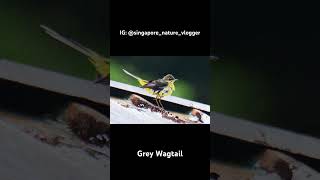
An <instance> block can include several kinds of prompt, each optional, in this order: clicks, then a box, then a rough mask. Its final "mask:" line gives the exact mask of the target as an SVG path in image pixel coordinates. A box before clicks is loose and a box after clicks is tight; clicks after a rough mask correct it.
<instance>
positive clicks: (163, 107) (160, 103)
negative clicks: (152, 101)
mask: <svg viewBox="0 0 320 180" xmlns="http://www.w3.org/2000/svg"><path fill="white" fill-rule="evenodd" d="M159 104H160V105H161V108H162V109H164V107H163V105H162V103H161V99H159Z"/></svg>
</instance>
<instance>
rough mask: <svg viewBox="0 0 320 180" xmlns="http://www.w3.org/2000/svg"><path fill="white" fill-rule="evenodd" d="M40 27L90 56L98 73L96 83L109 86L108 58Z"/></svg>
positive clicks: (42, 26)
mask: <svg viewBox="0 0 320 180" xmlns="http://www.w3.org/2000/svg"><path fill="white" fill-rule="evenodd" d="M40 27H41V28H43V29H44V30H45V32H46V33H47V34H48V35H50V36H51V37H53V38H54V39H56V40H58V41H60V42H62V43H64V44H65V45H68V46H69V47H72V48H73V49H75V50H77V51H79V52H81V53H82V54H84V55H86V56H88V57H89V58H88V60H89V61H90V62H91V63H92V64H93V65H94V67H95V68H96V71H97V79H96V80H95V83H102V84H109V77H110V76H109V75H110V74H109V73H110V69H109V68H110V64H109V61H108V59H107V58H105V57H103V56H101V55H99V54H98V53H96V52H94V51H92V50H91V49H89V48H86V47H84V46H82V45H81V44H79V43H77V42H75V41H73V40H71V39H67V38H65V37H63V36H62V35H60V34H59V33H57V32H55V31H54V30H52V29H50V28H48V27H46V26H44V25H40Z"/></svg>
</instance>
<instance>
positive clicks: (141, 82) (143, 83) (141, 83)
mask: <svg viewBox="0 0 320 180" xmlns="http://www.w3.org/2000/svg"><path fill="white" fill-rule="evenodd" d="M122 70H123V72H125V73H126V74H128V75H129V76H131V77H133V78H135V79H137V80H138V82H139V83H140V85H141V86H144V85H145V84H147V83H148V81H147V80H144V79H141V78H140V77H138V76H136V75H133V74H131V73H129V72H128V71H127V70H125V69H122Z"/></svg>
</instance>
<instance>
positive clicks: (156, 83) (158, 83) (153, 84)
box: [142, 79, 168, 91]
mask: <svg viewBox="0 0 320 180" xmlns="http://www.w3.org/2000/svg"><path fill="white" fill-rule="evenodd" d="M166 86H168V82H166V81H163V80H162V79H159V80H153V81H149V82H148V83H147V84H145V85H143V86H142V88H150V89H153V90H155V91H159V90H162V89H163V88H165V87H166Z"/></svg>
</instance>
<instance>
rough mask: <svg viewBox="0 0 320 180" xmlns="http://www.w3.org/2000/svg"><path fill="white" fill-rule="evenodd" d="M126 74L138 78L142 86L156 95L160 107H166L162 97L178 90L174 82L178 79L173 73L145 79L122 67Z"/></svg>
mask: <svg viewBox="0 0 320 180" xmlns="http://www.w3.org/2000/svg"><path fill="white" fill-rule="evenodd" d="M122 70H123V71H124V72H125V73H126V74H128V75H129V76H131V77H133V78H135V79H136V80H138V82H139V84H140V85H141V88H143V89H145V90H146V91H147V92H148V93H149V94H151V95H155V100H156V102H157V105H158V107H161V108H162V109H164V107H163V105H162V103H161V98H163V97H165V96H171V95H172V93H173V92H174V91H175V90H176V88H175V85H174V83H175V82H176V81H177V80H178V79H176V78H174V76H173V75H172V74H167V75H165V76H164V77H163V78H160V79H156V80H149V81H148V80H144V79H142V78H140V77H138V76H136V75H133V74H131V73H130V72H128V71H127V70H125V69H122Z"/></svg>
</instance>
